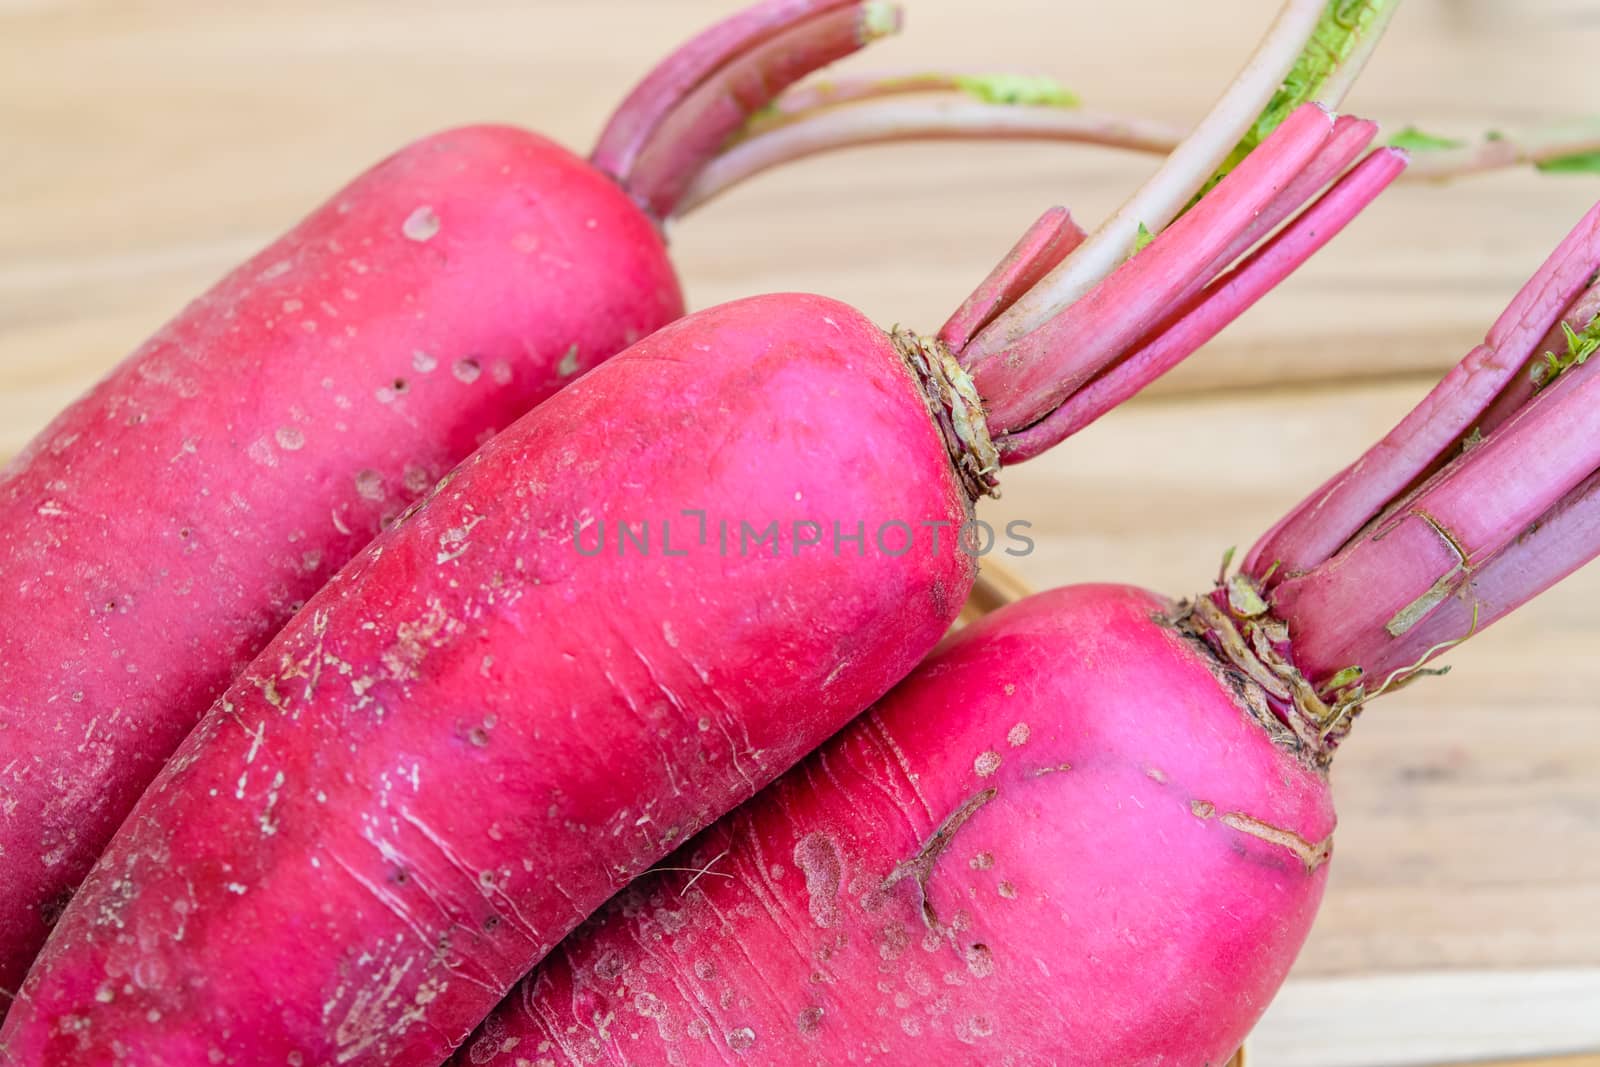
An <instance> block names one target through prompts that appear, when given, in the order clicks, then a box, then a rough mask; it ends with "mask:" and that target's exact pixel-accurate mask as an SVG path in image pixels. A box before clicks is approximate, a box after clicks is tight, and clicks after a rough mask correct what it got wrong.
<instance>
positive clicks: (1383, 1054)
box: [1251, 969, 1600, 1067]
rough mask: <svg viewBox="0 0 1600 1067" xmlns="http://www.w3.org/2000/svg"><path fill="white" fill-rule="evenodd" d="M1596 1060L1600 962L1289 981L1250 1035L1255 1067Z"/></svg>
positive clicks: (1584, 1065)
mask: <svg viewBox="0 0 1600 1067" xmlns="http://www.w3.org/2000/svg"><path fill="white" fill-rule="evenodd" d="M1514 1057H1516V1058H1521V1060H1520V1062H1522V1063H1524V1064H1529V1063H1540V1064H1541V1065H1546V1064H1547V1065H1548V1067H1594V1065H1595V1063H1596V1060H1597V1057H1600V969H1592V970H1576V971H1530V972H1526V973H1507V972H1477V971H1467V972H1460V973H1453V974H1396V975H1387V976H1383V977H1378V978H1330V979H1321V980H1317V981H1300V982H1292V983H1290V984H1289V986H1288V987H1286V988H1285V989H1284V991H1283V992H1282V993H1281V994H1280V995H1279V996H1278V999H1277V1000H1276V1001H1275V1002H1274V1003H1273V1005H1272V1007H1271V1008H1269V1009H1268V1010H1267V1015H1266V1018H1265V1019H1263V1020H1262V1023H1261V1025H1260V1027H1258V1028H1257V1031H1256V1033H1255V1036H1254V1037H1253V1038H1252V1039H1251V1063H1252V1067H1449V1065H1453V1064H1458V1063H1459V1064H1466V1063H1475V1064H1481V1065H1485V1067H1493V1065H1494V1064H1503V1065H1504V1067H1515V1064H1514V1063H1512V1062H1509V1061H1512V1060H1513V1058H1514Z"/></svg>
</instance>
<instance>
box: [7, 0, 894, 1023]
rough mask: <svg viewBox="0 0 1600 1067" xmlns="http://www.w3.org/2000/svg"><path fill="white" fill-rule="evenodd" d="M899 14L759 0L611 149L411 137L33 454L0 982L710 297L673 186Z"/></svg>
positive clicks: (15, 572) (22, 517)
mask: <svg viewBox="0 0 1600 1067" xmlns="http://www.w3.org/2000/svg"><path fill="white" fill-rule="evenodd" d="M893 16H894V12H893V9H891V8H888V7H886V6H884V5H883V4H881V3H876V2H857V0H770V2H768V3H766V4H763V5H761V6H759V7H756V8H753V9H751V10H750V11H748V12H746V13H744V14H743V15H739V16H736V17H735V18H733V19H731V20H730V21H728V22H726V23H724V24H722V25H720V26H718V27H715V28H713V29H712V30H710V31H708V32H707V33H706V34H704V35H702V36H701V37H700V38H697V39H696V40H695V41H693V42H691V43H690V44H689V45H687V46H686V47H685V48H684V49H683V50H682V51H681V52H679V53H678V54H677V55H675V56H673V57H672V58H671V59H669V60H668V61H667V62H666V63H665V64H664V65H663V66H662V68H661V69H659V70H658V71H657V72H656V73H654V74H653V75H651V76H650V77H649V78H648V79H647V80H646V81H645V82H644V83H643V84H642V85H641V87H640V89H639V90H638V91H637V92H636V93H635V94H634V95H633V96H632V97H631V98H630V99H629V100H628V101H627V102H626V103H625V104H624V105H623V106H622V108H621V109H620V110H619V111H618V112H617V115H616V118H615V119H614V120H613V121H612V123H611V126H610V127H609V129H608V130H607V131H606V133H605V135H604V136H603V137H602V138H601V142H600V147H599V148H598V149H597V150H596V153H595V157H594V163H593V164H590V163H586V162H584V161H583V160H581V159H579V158H578V157H577V156H574V155H572V154H571V153H569V152H568V151H567V150H566V149H564V148H561V147H560V146H558V145H556V144H554V143H552V142H550V141H547V140H545V139H544V138H542V137H539V136H538V135H536V134H532V133H528V132H526V131H524V130H519V129H514V128H511V127H499V126H475V127H467V128H463V129H457V130H451V131H448V132H445V133H442V134H438V135H436V136H433V137H429V138H427V139H425V140H423V141H420V142H418V143H417V144H414V145H412V146H410V147H409V148H406V149H404V150H402V151H400V152H399V153H397V154H396V155H394V156H392V157H390V158H389V159H388V160H385V161H384V162H382V163H380V164H378V166H376V167H375V168H373V169H372V170H371V171H369V172H367V173H366V174H364V175H362V176H361V177H360V178H357V179H356V180H355V181H354V182H353V183H352V184H351V185H349V186H348V187H346V188H345V189H344V190H342V191H341V192H339V193H338V194H337V195H335V196H334V197H333V198H332V199H331V200H330V201H329V202H328V203H327V204H325V205H324V206H323V207H321V208H319V209H318V210H317V211H315V212H313V213H312V215H311V216H310V217H309V218H307V219H306V220H305V221H304V222H302V223H301V224H300V225H299V226H298V227H296V228H295V229H294V230H293V231H291V232H290V233H288V234H287V235H285V236H284V237H283V238H282V239H280V240H279V241H277V242H276V243H274V244H273V245H271V246H270V247H268V248H267V249H265V250H264V251H262V252H261V253H260V254H259V255H257V256H256V257H255V258H253V259H252V260H250V261H249V262H248V263H246V264H244V265H243V266H242V267H240V268H239V269H238V270H236V271H234V272H233V273H232V274H231V275H229V276H228V277H227V278H225V279H223V281H221V282H220V283H218V285H217V286H216V287H215V288H214V289H212V290H211V291H210V292H209V293H207V294H206V295H204V296H203V297H201V298H200V299H199V300H198V301H196V302H195V303H194V304H192V305H190V306H189V307H188V308H187V309H185V310H184V311H183V312H182V313H181V314H180V315H179V316H178V318H177V319H175V320H174V321H173V322H171V323H170V324H168V325H167V326H166V327H165V328H164V329H163V330H162V331H161V332H160V333H158V334H157V335H156V336H155V337H154V338H152V339H151V340H150V341H149V342H148V343H146V344H145V345H144V346H143V347H142V348H140V349H139V350H138V351H136V352H135V353H134V354H133V355H132V356H130V357H129V358H128V359H127V360H126V361H124V362H123V363H122V364H121V365H120V366H118V367H117V368H116V369H115V370H114V371H112V373H111V375H110V376H109V377H108V378H107V379H106V380H105V381H103V382H102V383H101V384H100V385H99V386H98V387H96V388H95V389H94V390H93V391H92V392H91V393H89V394H88V395H87V396H86V397H84V398H83V399H82V400H80V401H79V402H78V403H76V404H75V405H73V406H72V407H71V408H69V409H68V410H67V411H66V412H65V413H64V414H62V415H61V416H60V417H59V418H58V419H56V421H55V422H54V423H53V424H52V425H51V426H50V427H49V428H48V429H46V430H45V431H44V433H42V434H41V435H40V436H39V437H38V438H37V439H36V440H35V441H34V442H33V443H32V444H31V445H30V446H29V447H28V448H27V450H26V451H25V452H24V453H23V454H22V455H21V456H19V457H18V458H17V459H16V460H15V461H14V462H13V463H12V464H11V465H10V466H9V467H8V468H7V469H6V471H5V474H4V476H3V478H0V572H3V573H4V574H5V575H6V579H7V584H6V591H5V596H4V603H5V612H4V615H3V616H0V991H9V990H14V989H15V988H16V987H17V985H18V983H20V981H21V980H22V976H23V974H24V973H25V971H26V969H27V966H28V964H29V963H30V962H31V960H32V959H33V956H34V954H35V953H36V952H37V950H38V949H39V947H40V946H41V945H42V944H43V943H44V939H45V937H46V935H47V933H48V932H49V928H50V925H51V923H52V922H53V921H54V919H55V917H56V916H57V915H58V914H59V913H60V911H61V909H62V908H63V907H64V906H65V904H66V900H67V898H68V897H69V895H70V894H71V892H72V890H73V889H74V887H75V886H76V885H77V884H78V882H79V881H80V880H81V879H82V878H83V876H84V875H85V874H86V873H87V872H88V870H89V867H90V865H91V864H92V863H93V861H94V858H95V857H96V856H97V855H99V853H100V852H101V850H102V849H103V848H104V847H105V845H106V843H107V842H108V841H109V840H110V838H111V835H112V833H113V831H115V829H116V827H117V826H118V825H119V824H120V823H121V822H122V820H123V818H124V816H126V814H127V813H128V811H129V810H130V809H131V808H132V806H133V804H134V802H135V801H136V800H137V799H138V797H139V794H140V793H141V792H143V791H144V789H145V787H146V786H147V785H148V784H149V783H150V781H151V780H152V779H153V778H154V777H155V775H156V773H157V771H158V770H159V769H160V767H161V765H162V764H163V763H164V762H165V761H166V759H167V757H168V756H169V755H171V753H172V751H173V750H174V749H175V748H176V747H177V745H178V743H179V742H180V741H181V740H182V739H183V736H184V735H185V734H186V733H188V731H189V729H190V728H191V727H192V726H193V725H194V723H195V722H196V721H197V720H198V719H199V717H200V715H201V714H202V713H203V712H204V711H205V709H206V708H207V707H208V706H210V704H211V703H212V702H213V701H214V700H215V699H216V698H217V696H218V695H219V694H220V693H221V692H222V691H223V690H224V689H225V688H226V687H227V685H228V684H229V683H230V682H231V681H232V680H233V679H234V677H235V676H236V675H237V674H238V672H239V671H240V670H241V669H242V668H243V667H244V665H245V664H247V663H248V662H249V661H250V660H251V659H252V658H253V657H254V656H255V655H256V653H258V652H259V651H260V650H261V649H262V647H263V646H264V645H265V644H266V642H267V640H268V639H269V638H270V637H271V636H272V634H273V633H274V632H275V631H276V630H277V629H278V627H279V626H281V625H282V624H283V623H284V622H285V621H286V620H287V619H288V618H289V616H290V615H291V614H292V613H293V612H294V611H295V610H296V609H297V608H298V607H299V606H300V605H301V604H302V603H303V602H304V601H305V600H306V599H307V598H308V597H309V596H310V595H311V594H312V593H313V592H314V591H315V590H316V589H317V588H318V587H320V586H321V585H322V584H323V583H324V582H325V581H326V580H327V579H328V578H329V577H330V576H331V575H333V574H334V573H335V572H336V571H337V570H338V569H339V568H340V567H341V566H343V565H344V563H345V562H346V561H347V560H349V559H350V558H351V557H352V556H353V555H354V554H355V553H356V552H357V551H359V550H360V549H361V548H362V547H363V546H365V545H366V544H367V543H368V541H370V540H371V538H372V537H373V536H374V535H375V534H376V533H377V532H378V531H379V530H380V529H381V528H382V527H384V526H385V525H387V524H388V523H389V522H391V521H392V520H393V519H394V517H395V516H396V515H398V514H399V513H400V512H401V511H403V510H404V509H405V508H406V507H407V506H408V505H410V504H411V503H412V502H413V501H415V500H417V499H419V498H420V497H421V496H422V494H423V493H424V492H425V491H426V490H427V489H428V488H430V487H431V486H432V485H433V484H434V483H435V482H437V481H438V479H439V478H440V476H442V475H443V474H444V473H445V472H446V471H448V470H449V469H450V468H452V467H453V466H455V464H456V463H458V462H459V461H460V460H461V459H462V458H463V457H465V456H466V455H467V454H468V453H470V452H471V451H472V450H473V449H474V448H476V447H477V446H478V445H479V444H481V443H482V442H483V441H484V440H486V439H487V438H488V436H489V435H490V434H492V433H493V432H494V431H496V430H498V429H501V428H503V427H505V426H508V425H510V423H511V422H512V421H513V420H515V419H516V418H517V417H518V416H519V415H521V414H522V413H523V412H525V411H526V410H527V409H528V408H529V407H530V406H532V405H533V404H536V403H538V402H539V401H541V400H543V399H544V398H545V397H547V396H549V395H550V394H551V393H553V392H554V391H555V390H556V389H558V388H560V387H561V386H562V385H564V384H565V383H566V382H567V381H569V380H570V379H571V378H573V377H574V376H575V375H578V374H580V373H582V372H583V371H585V370H587V369H589V368H590V367H592V366H594V365H595V364H596V363H598V362H599V361H600V360H602V359H604V358H606V357H607V356H610V355H612V354H613V353H615V352H618V351H620V350H621V349H623V348H625V347H626V346H627V345H629V344H631V343H633V342H634V341H636V340H638V339H639V338H640V337H643V336H645V335H647V334H649V333H650V332H652V331H653V330H655V329H657V328H659V327H660V326H662V325H664V324H665V323H667V322H669V321H670V320H672V319H674V318H676V317H677V316H679V315H680V314H682V312H683V301H682V296H681V294H680V292H679V288H678V282H677V279H676V278H675V277H674V275H673V271H672V267H671V264H670V263H669V262H668V260H667V256H666V249H665V246H664V244H663V243H662V240H661V238H660V235H659V234H658V232H657V227H656V224H655V222H654V221H653V219H652V216H651V214H650V212H651V211H653V212H655V213H657V217H661V216H665V215H667V214H669V213H671V211H672V209H673V206H674V201H675V198H676V191H677V190H678V189H680V188H681V187H682V185H683V184H684V183H686V182H687V181H688V180H689V179H691V178H692V177H693V176H694V174H695V172H696V171H697V170H698V168H699V167H701V166H702V165H704V163H705V162H706V161H707V160H708V159H710V158H711V157H712V156H714V155H715V153H716V151H717V149H718V148H719V147H720V146H721V144H722V142H723V140H724V139H725V138H726V136H727V134H728V133H729V132H730V131H731V130H733V129H736V128H737V127H738V125H739V124H740V123H741V122H742V121H743V119H744V118H745V117H746V116H747V115H748V114H749V113H750V112H751V111H753V110H755V109H758V108H759V107H760V106H761V105H762V104H764V103H765V102H766V101H767V100H768V99H769V98H770V97H771V96H772V94H774V93H775V92H777V91H778V90H780V89H781V88H782V87H783V86H784V85H786V84H788V83H789V82H791V81H793V80H794V79H795V78H797V77H799V76H800V75H802V74H804V73H805V72H807V71H808V70H811V69H813V68H815V67H818V66H821V65H823V64H825V63H827V62H829V61H831V60H833V59H835V58H837V57H839V56H841V55H844V54H846V53H848V52H851V51H853V50H855V49H856V48H858V47H860V46H861V44H863V43H864V42H865V41H867V40H869V39H871V38H872V37H873V36H874V35H876V34H879V33H881V32H883V31H886V30H888V29H891V28H892V26H893ZM635 200H638V201H639V202H640V203H642V204H644V205H646V208H647V209H648V210H641V209H640V207H638V206H636V205H635V203H634V201H635ZM9 997H10V994H9V992H0V1011H3V1010H4V1007H5V1006H6V1002H7V1001H8V1000H9Z"/></svg>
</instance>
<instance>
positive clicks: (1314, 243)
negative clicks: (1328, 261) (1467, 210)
mask: <svg viewBox="0 0 1600 1067" xmlns="http://www.w3.org/2000/svg"><path fill="white" fill-rule="evenodd" d="M1404 169H1405V160H1404V158H1402V157H1401V156H1399V155H1398V154H1397V153H1396V152H1395V151H1394V150H1393V149H1384V150H1381V151H1379V152H1375V153H1373V154H1372V155H1370V156H1368V157H1367V158H1366V159H1365V160H1364V161H1363V162H1362V163H1361V165H1360V166H1358V167H1356V168H1355V169H1354V170H1353V171H1351V172H1350V174H1348V175H1346V176H1345V178H1344V179H1342V180H1341V181H1340V182H1339V184H1338V185H1336V186H1335V187H1334V188H1333V189H1332V190H1331V191H1329V192H1328V193H1327V195H1325V196H1324V197H1322V199H1320V200H1319V201H1317V203H1316V204H1315V205H1314V206H1313V207H1312V208H1311V209H1310V210H1308V211H1307V212H1305V213H1304V214H1303V215H1301V216H1300V217H1299V218H1298V219H1296V220H1295V221H1294V222H1293V223H1292V224H1290V226H1289V227H1288V228H1286V229H1285V230H1284V231H1283V232H1282V233H1280V234H1279V235H1278V236H1276V237H1275V238H1273V239H1272V241H1270V242H1268V243H1267V244H1266V245H1265V246H1264V247H1263V248H1262V249H1261V250H1260V251H1258V252H1257V253H1255V254H1254V255H1253V256H1251V257H1250V258H1249V259H1248V260H1246V261H1245V262H1244V263H1242V264H1241V265H1240V266H1238V267H1237V268H1235V269H1234V270H1233V271H1232V272H1230V273H1229V274H1228V275H1227V276H1225V277H1224V278H1223V279H1222V280H1221V281H1219V282H1217V283H1216V284H1215V285H1214V286H1212V287H1211V289H1210V290H1208V291H1207V293H1206V295H1205V297H1204V298H1203V299H1202V300H1201V301H1200V303H1199V304H1198V306H1196V307H1194V308H1193V309H1192V310H1191V311H1190V312H1189V313H1188V314H1186V315H1185V316H1184V317H1183V318H1182V319H1180V320H1178V322H1176V323H1175V324H1174V325H1173V326H1172V327H1171V328H1169V329H1168V330H1166V331H1165V332H1163V333H1161V334H1160V335H1159V336H1158V337H1156V338H1155V339H1154V340H1153V341H1151V342H1150V343H1149V344H1147V345H1145V346H1144V347H1143V348H1142V349H1140V350H1138V351H1137V352H1135V353H1134V354H1133V355H1130V356H1129V357H1128V358H1127V359H1126V360H1124V361H1123V362H1122V363H1120V364H1118V365H1117V366H1116V367H1114V368H1113V369H1112V370H1110V371H1109V372H1107V373H1106V374H1105V376H1103V377H1101V378H1099V379H1096V380H1095V381H1094V382H1092V383H1091V384H1090V385H1089V386H1088V387H1086V388H1085V389H1084V390H1083V391H1082V392H1080V393H1078V394H1077V395H1075V396H1073V397H1072V398H1071V399H1070V400H1069V401H1067V402H1066V403H1065V404H1063V405H1061V407H1059V408H1057V409H1056V410H1055V411H1054V412H1052V413H1051V414H1050V415H1049V416H1047V417H1046V418H1045V419H1043V420H1041V421H1040V422H1038V423H1036V424H1034V425H1033V426H1031V427H1029V428H1028V429H1026V430H1023V431H1022V432H1020V433H1017V434H1014V435H1011V436H1010V437H1008V438H1006V439H1005V440H1004V441H1003V442H1002V443H1001V446H1000V448H1001V454H1002V456H1003V457H1004V459H1005V460H1006V462H1008V463H1020V462H1022V461H1023V460H1026V459H1032V458H1033V457H1035V456H1037V455H1039V454H1041V453H1042V452H1044V451H1046V450H1047V449H1049V448H1050V447H1051V446H1053V445H1055V444H1057V443H1058V442H1060V441H1063V440H1065V439H1066V438H1068V437H1070V436H1072V435H1073V434H1075V433H1077V432H1078V431H1079V430H1081V429H1083V428H1084V427H1086V426H1088V425H1089V424H1090V423H1092V422H1094V421H1095V420H1096V419H1098V418H1099V417H1100V416H1101V415H1104V414H1105V413H1106V412H1108V411H1110V410H1111V409H1112V408H1113V407H1116V406H1117V405H1118V404H1120V403H1122V402H1123V401H1124V400H1127V399H1129V398H1131V397H1132V396H1133V395H1134V394H1135V393H1137V392H1139V390H1141V389H1143V388H1144V387H1145V386H1146V385H1148V384H1149V383H1150V382H1151V381H1154V380H1155V379H1156V378H1158V377H1160V376H1161V375H1162V374H1165V373H1166V372H1167V371H1169V370H1171V369H1172V368H1173V367H1175V366H1177V365H1178V364H1179V363H1181V362H1182V361H1183V360H1184V359H1185V358H1187V357H1188V356H1189V355H1191V354H1192V353H1193V352H1195V351H1196V350H1197V349H1198V348H1200V346H1202V345H1204V344H1205V343H1206V342H1207V341H1209V340H1211V338H1213V337H1215V336H1216V335H1217V333H1219V332H1220V331H1221V330H1222V329H1223V328H1224V327H1225V326H1227V325H1228V324H1229V323H1230V322H1232V321H1233V320H1234V319H1236V318H1238V317H1239V315H1241V314H1243V313H1244V311H1246V310H1247V309H1249V308H1250V307H1251V306H1252V305H1254V304H1255V302H1256V301H1257V300H1260V299H1261V297H1262V296H1264V295H1266V293H1267V292H1269V291H1270V290H1271V289H1272V288H1273V287H1274V286H1276V285H1277V284H1278V282H1280V281H1282V280H1283V279H1284V278H1285V277H1287V276H1288V275H1289V274H1291V273H1293V272H1294V271H1295V270H1296V269H1298V268H1299V266H1300V265H1301V264H1302V263H1304V262H1305V261H1306V260H1307V259H1309V258H1310V257H1311V256H1312V255H1313V254H1314V253H1315V252H1317V251H1318V250H1319V249H1321V248H1322V247H1323V245H1325V244H1327V242H1328V241H1330V240H1332V239H1333V237H1334V236H1335V235H1337V234H1338V233H1339V232H1340V231H1341V230H1342V229H1343V228H1344V227H1345V226H1346V225H1347V224H1348V223H1349V222H1350V221H1351V220H1352V219H1354V218H1355V217H1356V215H1358V214H1360V213H1361V211H1362V210H1363V209H1365V207H1366V206H1367V205H1368V204H1369V203H1371V202H1372V200H1373V199H1374V198H1375V197H1376V196H1377V195H1378V194H1379V193H1380V192H1382V191H1383V190H1384V189H1386V188H1387V187H1388V186H1389V184H1390V183H1391V182H1393V181H1394V180H1395V178H1397V177H1399V175H1400V174H1401V173H1402V172H1403V171H1404Z"/></svg>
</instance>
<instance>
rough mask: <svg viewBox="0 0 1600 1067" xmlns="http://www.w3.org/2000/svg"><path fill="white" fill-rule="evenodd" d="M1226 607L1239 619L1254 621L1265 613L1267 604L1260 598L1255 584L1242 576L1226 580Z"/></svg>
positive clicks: (1238, 575) (1236, 575) (1237, 575)
mask: <svg viewBox="0 0 1600 1067" xmlns="http://www.w3.org/2000/svg"><path fill="white" fill-rule="evenodd" d="M1228 607H1229V608H1231V609H1232V610H1233V613H1234V614H1235V615H1237V616H1238V617H1240V618H1241V619H1254V618H1256V617H1258V616H1261V615H1265V614H1266V613H1267V602H1266V601H1265V600H1263V599H1262V598H1261V594H1260V593H1259V592H1258V591H1257V590H1256V585H1255V583H1254V582H1252V581H1251V580H1250V579H1249V578H1248V577H1247V576H1245V575H1243V574H1235V575H1234V576H1233V577H1232V578H1229V579H1228Z"/></svg>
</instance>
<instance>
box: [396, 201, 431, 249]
mask: <svg viewBox="0 0 1600 1067" xmlns="http://www.w3.org/2000/svg"><path fill="white" fill-rule="evenodd" d="M400 232H401V233H403V234H405V235H406V237H407V239H409V240H412V241H428V240H432V239H433V237H434V235H435V234H437V233H438V232H439V216H438V214H437V213H435V212H434V210H433V208H431V207H429V206H428V205H426V204H424V205H423V206H421V207H419V208H417V210H415V211H413V212H412V213H411V214H410V215H407V216H406V221H405V224H404V225H402V226H401V227H400Z"/></svg>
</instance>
